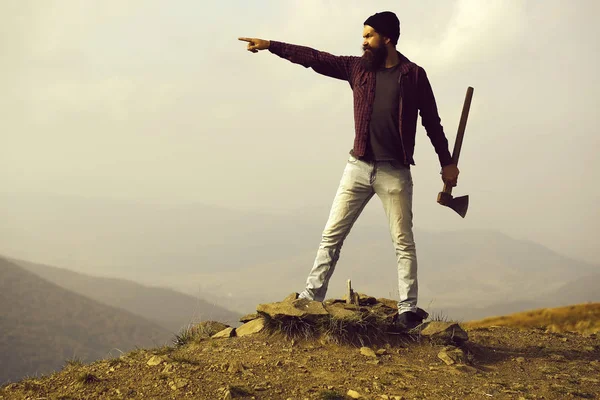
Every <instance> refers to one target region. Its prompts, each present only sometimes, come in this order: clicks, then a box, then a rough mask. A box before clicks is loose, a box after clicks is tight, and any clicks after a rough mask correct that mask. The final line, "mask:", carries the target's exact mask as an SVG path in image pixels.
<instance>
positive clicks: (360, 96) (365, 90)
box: [269, 40, 452, 167]
mask: <svg viewBox="0 0 600 400" xmlns="http://www.w3.org/2000/svg"><path fill="white" fill-rule="evenodd" d="M269 51H270V52H271V53H273V54H276V55H278V56H279V57H282V58H285V59H287V60H289V61H291V62H293V63H295V64H300V65H302V66H304V67H305V68H312V69H313V70H314V71H315V72H317V73H319V74H322V75H326V76H329V77H332V78H336V79H341V80H345V81H348V83H349V84H350V87H351V88H352V90H353V92H354V129H355V137H354V147H353V149H352V153H353V154H354V155H355V156H357V157H360V156H363V155H364V154H365V149H366V147H367V140H368V138H369V122H370V119H371V111H372V105H373V100H374V99H375V72H372V71H368V70H366V69H364V67H363V66H362V65H361V62H360V60H361V58H360V57H357V56H334V55H332V54H329V53H326V52H323V51H319V50H315V49H312V48H310V47H306V46H299V45H294V44H289V43H283V42H277V41H273V40H272V41H271V44H270V46H269ZM398 56H399V59H400V78H399V84H400V101H399V104H400V106H399V112H398V117H399V121H398V122H399V123H398V126H399V135H400V138H401V140H402V146H403V154H400V159H404V163H405V164H413V165H414V164H415V161H414V159H413V154H414V147H415V135H416V130H417V116H418V115H420V116H421V123H422V124H423V127H424V128H425V130H426V132H427V136H429V139H430V140H431V143H432V144H433V147H434V148H435V152H436V153H437V155H438V159H439V161H440V165H441V166H442V167H443V166H445V165H448V164H452V156H451V155H450V152H449V150H448V140H447V139H446V136H445V134H444V128H443V127H442V125H441V119H440V116H439V115H438V111H437V105H436V103H435V98H434V95H433V90H432V88H431V85H430V83H429V80H428V79H427V74H426V73H425V70H424V69H423V68H422V67H420V66H418V65H417V64H415V63H413V62H412V61H410V60H409V59H408V58H406V57H405V56H404V55H402V54H401V53H400V52H398Z"/></svg>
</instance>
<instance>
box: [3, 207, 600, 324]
mask: <svg viewBox="0 0 600 400" xmlns="http://www.w3.org/2000/svg"><path fill="white" fill-rule="evenodd" d="M328 207H329V204H326V205H324V206H323V208H320V209H311V210H304V211H303V210H299V211H298V212H296V213H294V214H292V213H290V214H287V215H275V214H270V213H268V212H262V213H254V212H245V211H239V210H238V211H235V210H228V209H223V208H219V207H214V206H207V205H205V204H190V205H182V206H166V205H152V204H136V203H127V202H124V201H117V200H108V199H94V198H92V199H86V198H77V197H72V196H46V197H41V196H40V197H35V196H26V195H23V196H16V195H15V196H8V195H7V196H0V220H2V221H3V224H0V254H6V255H10V256H12V257H15V258H20V259H26V260H31V261H36V262H43V263H45V264H51V265H58V266H61V267H64V268H68V269H70V270H76V271H78V272H82V273H93V274H95V275H102V276H105V277H114V278H123V279H129V280H132V281H135V282H136V283H140V284H144V285H151V286H160V287H169V288H173V289H175V290H178V291H181V292H184V293H186V294H189V295H192V296H197V295H198V294H199V293H200V296H201V297H202V298H204V299H207V300H208V299H210V301H211V302H212V303H213V304H218V305H219V306H220V307H224V308H227V309H230V310H234V311H236V312H239V313H246V312H251V311H252V308H253V305H254V304H258V303H264V302H271V301H274V300H277V299H281V298H283V297H285V296H286V295H287V294H289V293H290V292H293V291H296V292H297V291H300V290H302V289H303V287H304V282H305V280H306V276H307V274H308V272H309V270H310V268H311V267H312V264H313V262H314V257H315V254H316V250H317V247H318V245H319V241H320V239H321V232H322V229H323V226H324V224H325V221H326V218H327V215H328V212H329V209H328ZM371 209H374V208H373V207H372V208H371ZM31 210H36V212H35V213H32V212H31ZM366 211H367V213H366V214H365V216H364V218H362V217H361V219H359V220H358V221H357V223H356V225H355V227H354V228H353V230H352V232H351V233H350V235H349V236H348V238H347V239H346V241H345V243H344V246H343V248H342V250H341V254H340V259H339V263H338V265H337V268H336V271H335V273H334V276H333V279H332V281H331V285H330V290H329V293H328V296H338V295H341V294H343V293H344V290H345V285H346V279H352V283H353V286H354V287H355V288H356V289H357V290H358V291H361V292H367V293H373V294H374V295H376V296H382V297H390V298H394V297H395V296H396V295H397V285H396V282H397V272H396V256H395V254H394V250H393V246H392V243H391V240H390V236H389V230H388V227H387V224H386V223H385V218H380V217H381V213H382V211H381V210H379V214H377V215H375V214H373V213H371V214H369V212H368V210H366ZM375 217H376V218H375ZM415 237H416V240H417V252H418V257H419V293H420V305H421V306H422V307H424V308H428V309H429V308H432V309H436V308H437V309H441V308H444V309H449V308H452V309H460V310H465V309H472V308H477V309H479V310H481V309H484V308H487V307H497V306H498V305H504V304H512V305H515V306H516V307H517V308H516V310H517V311H518V310H519V309H522V308H518V307H520V306H519V305H520V304H523V305H531V304H537V302H539V301H541V300H543V296H547V297H548V298H549V299H552V293H558V292H557V291H560V290H561V287H562V286H564V285H566V284H568V283H569V282H575V281H576V280H578V279H582V278H584V277H588V276H591V275H594V274H598V273H599V272H600V266H599V265H598V264H590V263H586V262H582V261H579V260H575V259H572V258H569V257H565V256H563V255H561V254H558V253H557V252H555V251H553V250H552V249H550V248H547V247H545V246H541V245H539V244H537V243H534V242H531V241H526V240H517V239H515V238H512V237H510V236H508V235H505V234H503V233H500V232H496V231H493V230H461V231H452V232H429V231H421V230H416V232H415ZM574 285H575V288H577V287H578V286H579V285H578V284H574ZM578 292H579V291H578V290H573V291H569V292H567V293H566V294H565V295H564V296H562V295H560V296H555V297H554V298H553V299H554V300H556V301H558V303H554V305H555V306H561V305H567V304H571V303H576V302H578V301H576V297H573V298H574V299H575V300H572V299H571V298H570V297H569V296H571V295H572V296H579V293H578Z"/></svg>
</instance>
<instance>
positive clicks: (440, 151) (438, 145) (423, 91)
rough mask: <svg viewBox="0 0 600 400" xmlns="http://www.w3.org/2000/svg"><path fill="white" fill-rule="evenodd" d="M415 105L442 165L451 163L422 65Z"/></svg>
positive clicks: (450, 156)
mask: <svg viewBox="0 0 600 400" xmlns="http://www.w3.org/2000/svg"><path fill="white" fill-rule="evenodd" d="M417 107H418V108H419V115H420V116H421V123H422V125H423V127H424V128H425V131H426V132H427V136H429V140H431V144H432V145H433V147H434V149H435V152H436V153H437V155H438V159H439V161H440V165H441V166H442V167H444V166H446V165H448V164H452V163H453V162H454V161H453V160H452V155H450V151H449V150H448V139H446V135H445V134H444V127H443V126H442V124H441V119H440V116H439V114H438V110H437V105H436V102H435V97H434V95H433V89H432V88H431V84H430V82H429V79H428V78H427V73H426V72H425V70H424V69H423V68H422V67H418V70H417Z"/></svg>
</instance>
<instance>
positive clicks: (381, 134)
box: [363, 64, 404, 165]
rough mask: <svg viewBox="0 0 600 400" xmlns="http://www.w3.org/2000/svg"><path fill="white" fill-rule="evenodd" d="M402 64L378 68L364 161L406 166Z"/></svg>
mask: <svg viewBox="0 0 600 400" xmlns="http://www.w3.org/2000/svg"><path fill="white" fill-rule="evenodd" d="M399 65H400V64H396V65H395V66H393V67H391V68H385V67H382V68H381V69H380V70H378V71H377V73H376V74H377V75H376V86H375V100H374V102H373V112H372V114H371V123H370V125H369V140H368V141H367V149H366V152H365V156H364V157H363V159H364V160H368V161H373V160H376V161H394V160H395V161H397V162H398V163H399V164H401V165H404V160H403V156H402V154H403V150H402V141H401V140H400V133H399V128H398V107H399V98H400V84H399V83H398V78H399V77H400V68H399Z"/></svg>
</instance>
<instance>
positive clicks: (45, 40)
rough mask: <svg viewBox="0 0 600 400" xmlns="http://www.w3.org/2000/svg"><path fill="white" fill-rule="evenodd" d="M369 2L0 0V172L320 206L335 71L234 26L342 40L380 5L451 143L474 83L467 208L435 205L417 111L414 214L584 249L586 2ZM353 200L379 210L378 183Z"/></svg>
mask: <svg viewBox="0 0 600 400" xmlns="http://www.w3.org/2000/svg"><path fill="white" fill-rule="evenodd" d="M372 3H374V2H372ZM372 3H371V2H364V1H351V0H338V1H325V0H321V1H318V0H301V1H274V0H273V1H251V2H245V1H244V2H242V1H221V2H199V1H191V0H180V1H177V2H168V1H150V0H143V1H142V0H140V1H124V0H119V1H116V0H115V1H95V2H92V1H80V0H72V1H67V0H63V1H50V0H46V1H43V2H42V1H25V0H18V1H17V0H14V1H9V0H7V1H2V2H0V57H1V63H0V68H1V72H2V73H1V74H0V89H1V93H2V95H1V96H0V106H1V107H0V116H1V118H0V183H1V190H0V191H2V192H8V193H42V194H47V193H54V194H73V195H84V196H91V197H111V198H118V199H130V200H131V199H133V200H137V201H148V202H150V201H152V202H169V203H189V202H203V203H209V204H217V205H221V206H224V207H230V208H235V209H245V210H255V209H260V210H271V211H274V212H287V211H291V210H297V209H301V208H303V207H319V208H323V207H329V205H330V203H331V200H332V199H333V195H334V193H335V190H336V188H337V184H338V182H339V179H340V177H341V173H342V170H343V168H344V164H345V162H346V158H347V155H348V151H349V150H350V148H351V146H352V143H353V138H354V124H353V117H352V92H351V89H350V87H349V85H348V83H347V82H344V81H339V80H334V79H331V78H328V77H324V76H322V75H319V74H317V73H315V72H314V71H312V70H311V69H305V68H304V67H302V66H300V65H296V64H292V63H290V62H289V61H287V60H284V59H281V58H279V57H277V56H275V55H273V54H271V53H269V52H267V51H264V52H259V53H257V54H253V53H250V52H248V51H246V43H244V42H240V41H238V40H237V38H238V37H239V36H248V37H260V38H264V39H271V40H278V41H284V42H289V43H295V44H302V45H306V46H311V47H313V48H316V49H319V50H323V51H327V52H330V53H333V54H337V55H360V54H361V51H360V46H361V43H362V40H361V35H362V28H363V22H364V20H365V19H366V18H367V17H368V16H370V15H371V14H373V13H375V12H377V11H382V10H391V11H394V12H396V14H397V15H398V16H399V18H400V21H401V36H400V41H399V44H398V49H399V50H400V51H401V52H402V53H403V54H405V55H406V56H407V57H408V58H410V59H411V60H413V61H415V62H416V63H418V64H420V65H421V66H423V67H424V68H425V69H426V71H427V72H428V75H429V79H430V81H431V83H432V85H433V89H434V93H435V95H436V99H437V103H438V108H439V111H440V115H441V117H442V124H443V125H444V127H445V130H446V134H447V136H448V138H449V141H450V144H451V148H450V150H451V151H452V146H453V143H454V137H455V135H456V130H457V125H458V120H459V117H460V112H461V108H462V103H463V100H464V96H465V92H466V89H467V87H468V86H473V87H474V89H475V92H474V97H473V103H472V106H471V113H470V116H469V121H468V124H467V130H466V134H465V141H464V145H463V149H462V152H461V157H462V158H461V160H460V162H459V168H460V170H461V175H460V177H459V186H458V187H457V188H455V189H454V192H453V193H454V194H455V195H461V194H469V195H470V197H471V205H470V209H469V214H468V215H467V218H466V219H464V220H462V219H460V217H458V216H457V215H455V214H453V212H451V211H450V210H448V209H446V208H444V207H441V206H439V205H437V204H436V202H435V200H436V196H437V193H438V192H439V191H440V190H441V189H442V183H441V180H440V176H439V164H438V160H437V157H436V154H435V152H434V150H433V147H432V146H431V144H430V142H429V140H428V138H427V136H426V135H425V131H424V129H423V128H422V127H421V126H419V130H418V132H417V135H418V138H417V145H416V151H415V159H416V164H417V165H416V167H414V168H413V178H414V181H415V199H414V201H415V225H416V227H417V228H423V229H430V230H453V229H463V228H491V229H497V230H501V231H503V232H506V233H508V234H511V235H513V236H516V237H522V238H529V239H532V240H535V241H538V242H541V243H543V244H545V245H547V246H549V247H551V248H553V249H556V250H558V251H561V252H565V253H567V254H570V255H574V256H578V257H579V258H582V259H587V260H589V261H597V260H598V259H600V247H599V246H598V245H597V243H598V237H600V212H599V207H598V204H600V186H599V185H598V182H599V181H600V158H599V157H598V149H599V148H600V131H599V129H598V121H597V120H596V115H597V110H598V108H599V100H598V99H599V98H600V84H599V83H598V81H597V76H596V74H597V71H600V61H599V60H600V54H599V50H600V46H599V45H598V38H599V37H600V27H599V24H598V23H597V21H596V18H597V15H599V13H600V5H599V4H600V3H599V2H597V1H594V0H590V1H584V0H580V1H572V2H566V1H554V0H552V1H547V0H545V1H543V2H542V1H533V0H530V1H510V0H502V1H496V0H486V1H481V0H456V1H441V0H435V1H434V0H420V1H418V2H417V1H397V0H396V1H378V2H377V5H376V6H375V5H371V4H372ZM365 213H366V214H368V215H371V216H372V217H373V218H383V212H382V211H381V203H380V202H379V200H378V199H377V198H376V197H375V198H373V200H372V201H371V203H370V205H369V206H368V207H367V209H366V210H365ZM380 221H381V223H385V221H384V220H383V219H380ZM324 222H325V221H324Z"/></svg>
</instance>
